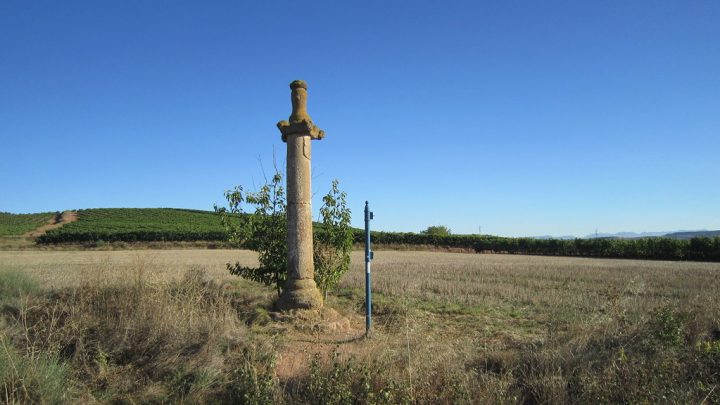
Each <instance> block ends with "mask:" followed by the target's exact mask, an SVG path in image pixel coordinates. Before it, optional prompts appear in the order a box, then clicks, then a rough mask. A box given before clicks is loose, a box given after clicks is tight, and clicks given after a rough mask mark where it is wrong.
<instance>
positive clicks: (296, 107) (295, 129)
mask: <svg viewBox="0 0 720 405" xmlns="http://www.w3.org/2000/svg"><path fill="white" fill-rule="evenodd" d="M290 89H291V90H292V92H291V95H290V101H291V102H292V114H290V118H289V119H288V120H287V121H280V122H278V123H277V127H278V129H279V130H280V133H281V134H282V140H283V142H287V137H288V135H309V136H310V138H311V139H322V138H324V137H325V131H323V130H321V129H320V128H318V127H316V126H315V125H314V124H313V122H312V119H311V118H310V115H309V114H308V112H307V83H305V82H304V81H302V80H295V81H293V82H292V83H290Z"/></svg>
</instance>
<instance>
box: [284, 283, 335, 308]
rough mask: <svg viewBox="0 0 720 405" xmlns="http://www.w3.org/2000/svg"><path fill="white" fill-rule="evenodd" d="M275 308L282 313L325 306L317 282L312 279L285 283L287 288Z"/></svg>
mask: <svg viewBox="0 0 720 405" xmlns="http://www.w3.org/2000/svg"><path fill="white" fill-rule="evenodd" d="M275 306H276V307H277V309H279V310H281V311H286V310H289V309H320V308H322V306H323V299H322V295H320V290H318V288H317V285H316V284H315V280H313V279H311V278H304V279H289V280H287V281H286V282H285V288H284V289H283V292H282V294H281V295H280V298H279V299H278V301H277V303H276V304H275Z"/></svg>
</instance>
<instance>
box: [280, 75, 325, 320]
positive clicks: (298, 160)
mask: <svg viewBox="0 0 720 405" xmlns="http://www.w3.org/2000/svg"><path fill="white" fill-rule="evenodd" d="M290 89H291V90H292V95H291V97H290V100H291V101H292V114H291V115H290V119H289V120H288V121H280V122H278V124H277V126H278V129H280V133H281V134H282V140H283V142H285V143H287V227H288V228H287V244H288V279H287V281H286V282H285V288H284V289H283V292H282V295H281V296H280V299H279V300H278V308H279V309H281V310H286V309H311V308H320V307H322V305H323V301H322V296H321V295H320V291H319V290H318V288H317V285H315V280H314V278H313V277H314V273H315V266H314V263H313V229H312V211H311V209H310V198H311V189H310V141H311V140H313V139H322V138H323V137H325V132H324V131H323V130H321V129H320V128H318V127H316V126H315V125H314V124H313V122H312V119H310V116H309V115H308V113H307V84H306V83H305V82H304V81H302V80H295V81H294V82H292V83H290Z"/></svg>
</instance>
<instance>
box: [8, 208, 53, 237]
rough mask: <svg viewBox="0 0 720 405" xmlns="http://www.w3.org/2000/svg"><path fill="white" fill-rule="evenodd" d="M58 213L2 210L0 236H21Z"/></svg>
mask: <svg viewBox="0 0 720 405" xmlns="http://www.w3.org/2000/svg"><path fill="white" fill-rule="evenodd" d="M55 215H57V213H55V212H41V213H38V214H10V213H7V212H0V237H2V236H20V235H22V234H24V233H26V232H30V231H33V230H35V229H37V228H38V227H40V226H42V225H44V224H46V223H47V222H48V221H50V220H51V219H52V218H53V217H54V216H55Z"/></svg>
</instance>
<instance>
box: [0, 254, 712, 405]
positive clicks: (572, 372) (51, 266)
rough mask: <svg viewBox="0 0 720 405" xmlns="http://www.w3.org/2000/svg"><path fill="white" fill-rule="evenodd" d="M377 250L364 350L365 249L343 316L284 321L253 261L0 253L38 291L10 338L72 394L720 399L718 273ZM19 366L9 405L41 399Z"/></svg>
mask: <svg viewBox="0 0 720 405" xmlns="http://www.w3.org/2000/svg"><path fill="white" fill-rule="evenodd" d="M375 257H376V259H375V261H374V262H373V289H374V291H375V297H374V299H375V306H374V310H375V311H374V312H375V332H374V335H373V337H372V338H371V339H369V340H367V339H358V338H359V337H360V336H362V334H363V327H364V324H363V322H364V321H363V318H362V314H363V300H364V297H363V285H364V272H363V262H362V253H361V252H354V253H353V256H352V266H351V269H350V272H349V273H348V274H347V275H346V276H345V277H344V279H343V280H342V281H341V283H340V285H339V286H338V288H337V289H336V292H335V294H333V295H332V296H331V297H330V298H329V300H328V306H329V307H332V308H334V310H327V311H323V312H322V313H319V314H314V315H312V314H309V315H308V314H304V313H293V314H290V315H280V314H276V313H273V312H272V299H273V294H274V292H273V291H272V290H271V289H268V288H264V287H262V286H258V285H256V284H253V283H250V282H246V281H241V280H238V279H237V278H236V277H234V276H231V275H229V274H228V273H227V271H226V270H225V263H226V262H228V261H235V260H239V261H241V262H243V263H245V264H248V265H250V264H253V263H256V259H255V254H254V253H253V252H247V251H232V250H137V251H2V252H0V275H2V274H5V275H8V274H9V275H14V274H17V273H22V274H24V275H27V276H29V277H30V278H32V279H33V280H35V281H37V284H38V286H37V287H36V288H35V289H30V291H29V292H27V293H22V294H19V295H17V296H16V297H15V298H13V299H14V301H12V300H11V301H12V302H11V301H8V299H4V302H5V304H4V305H5V309H4V313H5V315H4V316H5V318H4V321H3V345H4V346H5V347H6V348H7V347H13V349H12V350H14V351H17V358H18V359H23V358H25V359H29V360H28V361H30V362H31V363H32V362H34V363H32V364H31V365H33V366H37V365H38V364H46V363H47V362H50V363H48V364H50V365H59V366H60V367H61V368H62V367H64V369H63V370H64V371H63V373H64V374H62V376H61V377H58V378H61V379H63V380H62V381H63V384H62V385H63V386H66V387H69V388H67V389H64V390H61V391H62V397H61V398H60V400H61V401H77V400H78V399H80V400H82V401H97V402H112V401H117V400H120V401H128V402H133V401H140V402H147V401H157V400H161V399H163V398H164V399H169V400H171V401H187V402H213V403H214V402H234V401H237V400H242V401H244V402H248V403H269V402H294V403H297V402H306V403H317V402H323V403H352V402H361V403H462V402H467V403H496V402H507V403H568V402H628V401H629V402H644V401H647V402H655V401H671V402H702V401H705V402H706V403H713V402H718V401H720V387H718V386H717V384H718V382H720V376H719V375H720V304H718V300H717V299H716V296H717V292H718V291H720V289H719V287H720V265H719V264H716V263H691V262H660V261H657V262H655V261H633V260H601V259H583V258H556V257H534V256H512V255H478V254H463V253H434V252H397V251H380V252H377V253H376V256H375ZM6 284H7V283H6ZM188 285H191V286H193V287H192V288H187V286H188ZM11 295H12V294H11ZM68 297H72V298H68ZM78 297H79V298H78ZM13 306H14V307H13ZM8 308H10V309H8ZM36 312H38V313H36ZM49 314H50V315H49ZM56 314H59V315H56ZM48 323H52V325H50V326H49V325H48ZM28 325H29V326H28ZM53 325H54V326H53ZM70 327H72V331H67V330H64V329H67V328H70ZM53 328H54V329H53ZM143 328H145V329H148V330H144V329H143ZM139 331H141V332H139ZM103 334H105V336H104V335H103ZM78 335H80V336H81V337H80V338H78V337H77V336H78ZM104 341H107V342H108V345H104ZM133 342H134V343H133ZM138 342H142V344H140V343H138ZM146 342H152V343H153V344H147V343H146ZM110 343H112V344H110ZM123 345H127V346H128V347H124V348H122V347H123ZM119 347H120V348H122V349H118V348H119ZM133 350H138V351H141V353H135V352H133ZM39 353H40V354H41V355H40V354H39ZM23 356H24V357H23ZM18 361H20V360H18ZM38 362H39V363H38ZM43 362H45V363H43ZM11 363H12V362H11ZM0 369H2V365H1V364H0ZM11 374H12V373H11ZM16 374H18V375H14V377H13V376H11V377H13V378H15V379H14V380H13V379H12V378H10V379H8V377H7V376H6V377H5V381H4V389H5V393H4V394H5V396H6V398H15V399H18V400H20V401H22V400H34V399H37V398H35V397H32V395H30V394H28V392H27V391H28V389H27V388H28V387H26V386H24V385H25V384H30V383H29V382H28V381H31V380H32V378H30V377H28V376H25V377H23V378H20V377H22V376H20V375H19V374H21V373H19V372H16ZM37 378H39V380H38V381H40V380H42V378H40V377H37ZM128 380H130V382H128ZM34 384H36V385H38V386H32V385H31V388H33V389H36V390H38V391H42V387H40V385H42V384H43V383H42V381H40V382H35V383H34ZM56 391H57V390H56Z"/></svg>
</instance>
